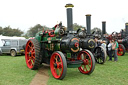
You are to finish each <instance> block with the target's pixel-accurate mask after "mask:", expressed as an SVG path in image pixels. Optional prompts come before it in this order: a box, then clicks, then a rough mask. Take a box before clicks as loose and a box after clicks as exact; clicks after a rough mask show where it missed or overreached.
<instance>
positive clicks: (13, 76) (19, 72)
mask: <svg viewBox="0 0 128 85" xmlns="http://www.w3.org/2000/svg"><path fill="white" fill-rule="evenodd" d="M36 73H37V71H33V70H30V69H28V68H27V66H26V63H25V57H24V56H17V57H11V56H0V85H29V83H30V82H31V80H32V78H33V77H34V75H35V74H36Z"/></svg>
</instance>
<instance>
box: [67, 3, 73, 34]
mask: <svg viewBox="0 0 128 85" xmlns="http://www.w3.org/2000/svg"><path fill="white" fill-rule="evenodd" d="M65 7H66V8H67V31H68V32H69V31H73V19H72V8H73V7H74V6H73V5H72V4H66V6H65Z"/></svg>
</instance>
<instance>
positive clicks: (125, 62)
mask: <svg viewBox="0 0 128 85" xmlns="http://www.w3.org/2000/svg"><path fill="white" fill-rule="evenodd" d="M49 75H50V78H49V80H48V85H128V54H125V56H118V62H113V61H106V63H105V64H104V65H101V64H96V65H95V70H94V72H93V73H92V74H91V75H84V74H81V73H80V72H79V71H78V69H77V68H68V69H67V74H66V77H65V78H64V79H63V80H57V79H55V78H53V76H52V74H51V72H50V69H49Z"/></svg>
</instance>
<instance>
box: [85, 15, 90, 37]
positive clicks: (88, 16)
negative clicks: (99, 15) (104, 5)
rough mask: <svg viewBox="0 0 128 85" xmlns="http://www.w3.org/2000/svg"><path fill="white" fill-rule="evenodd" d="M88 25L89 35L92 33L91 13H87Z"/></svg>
mask: <svg viewBox="0 0 128 85" xmlns="http://www.w3.org/2000/svg"><path fill="white" fill-rule="evenodd" d="M86 27H87V35H91V15H90V14H87V15H86Z"/></svg>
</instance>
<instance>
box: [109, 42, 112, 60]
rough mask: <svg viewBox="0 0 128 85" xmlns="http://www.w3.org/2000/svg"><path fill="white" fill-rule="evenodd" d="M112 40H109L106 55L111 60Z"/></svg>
mask: <svg viewBox="0 0 128 85" xmlns="http://www.w3.org/2000/svg"><path fill="white" fill-rule="evenodd" d="M112 44H113V43H112V40H110V41H109V44H108V56H109V60H108V61H112V54H113V50H112Z"/></svg>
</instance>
